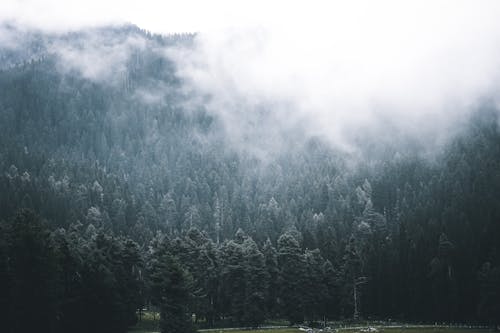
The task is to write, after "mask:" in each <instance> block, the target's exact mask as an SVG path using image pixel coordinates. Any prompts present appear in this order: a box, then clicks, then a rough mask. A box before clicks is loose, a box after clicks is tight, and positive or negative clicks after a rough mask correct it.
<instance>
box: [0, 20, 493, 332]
mask: <svg viewBox="0 0 500 333" xmlns="http://www.w3.org/2000/svg"><path fill="white" fill-rule="evenodd" d="M89 33H90V32H89ZM94 33H95V31H94ZM98 33H99V34H101V35H102V36H105V37H106V38H109V41H110V43H111V44H113V43H115V42H116V43H122V42H123V41H124V40H127V39H128V37H131V36H132V37H133V38H138V39H141V40H142V41H143V42H144V43H145V45H146V47H144V48H141V47H131V51H130V53H131V54H130V58H129V59H127V61H126V62H125V63H124V64H123V71H122V72H120V73H119V75H117V77H113V79H112V80H109V81H107V80H99V79H92V78H89V77H86V76H85V75H82V74H81V73H78V71H64V70H62V68H61V66H60V65H61V64H60V63H59V62H58V61H59V60H58V58H57V57H56V56H54V54H52V53H48V52H47V49H48V45H53V44H50V43H49V42H53V41H54V40H57V38H62V40H59V42H61V43H82V42H83V41H85V40H84V39H83V38H85V34H80V33H75V34H73V35H62V36H59V37H57V36H52V35H51V36H45V37H46V39H42V38H41V36H40V34H38V33H35V34H32V35H29V36H28V35H23V36H20V38H21V37H22V38H26V39H25V41H26V43H27V44H26V48H25V50H26V52H27V54H24V53H22V54H17V55H16V54H15V52H14V53H12V52H13V51H12V52H11V51H9V52H7V51H2V50H1V49H2V47H1V46H0V57H2V59H4V60H5V62H2V64H1V65H0V66H1V70H0V142H1V147H0V220H1V221H2V222H0V315H1V316H2V322H3V323H5V325H4V326H3V327H4V328H5V329H4V330H5V331H6V332H8V333H12V332H23V331H30V330H31V328H32V327H34V326H36V328H37V330H38V331H40V332H74V333H77V332H82V333H83V332H107V333H113V332H124V331H125V330H126V329H127V326H129V325H132V324H134V322H135V321H136V320H137V316H136V311H137V310H138V309H140V308H142V307H144V306H147V307H148V306H150V305H151V303H153V304H156V305H157V306H158V307H159V308H161V312H162V327H163V329H164V330H169V331H170V330H179V331H188V330H191V325H190V321H191V317H190V316H191V314H193V313H194V314H195V315H196V321H197V323H196V324H197V325H200V326H201V325H206V326H210V327H213V326H218V325H249V326H258V325H259V324H261V323H262V322H263V321H264V320H265V319H266V318H278V317H281V318H287V319H288V320H290V322H293V323H300V322H302V321H303V320H304V319H305V320H308V321H318V320H323V319H325V318H326V319H338V318H342V317H343V318H352V317H353V316H354V308H355V305H356V306H357V309H358V315H359V316H360V317H361V318H367V317H370V318H395V319H401V320H412V321H428V322H435V321H471V322H485V323H490V324H494V323H495V321H497V320H498V319H497V318H500V315H499V314H498V311H499V308H500V305H499V302H498V299H499V291H498V285H499V283H498V281H499V273H498V272H499V267H500V253H499V245H498V240H499V239H500V223H499V221H500V196H499V195H498V194H499V193H500V172H499V170H500V132H499V130H498V123H499V113H498V110H496V108H495V106H494V105H493V104H490V103H488V102H485V103H483V104H481V105H480V107H479V109H478V110H476V111H474V112H471V114H472V116H471V117H470V119H466V120H464V123H465V122H467V124H465V125H464V128H463V129H460V130H457V133H456V135H455V136H454V137H451V138H450V139H449V141H448V142H447V143H446V144H445V145H444V147H443V149H442V150H441V151H439V152H436V153H435V154H434V155H433V156H432V157H431V158H429V159H427V158H423V157H421V156H422V155H421V154H420V153H419V150H418V149H419V148H418V147H417V148H415V145H416V144H413V143H410V144H405V143H401V144H399V143H398V144H396V143H394V145H392V146H387V145H384V146H380V144H379V142H378V140H377V138H371V142H370V145H367V146H366V147H365V146H364V145H361V147H360V149H361V153H362V154H363V155H364V156H365V157H366V159H365V160H359V161H357V163H356V167H355V168H352V167H351V166H352V161H351V160H350V157H349V156H346V154H344V153H342V152H339V151H336V150H335V149H332V148H331V147H330V146H329V145H328V144H326V143H325V142H323V141H322V140H321V139H320V138H312V139H310V140H306V141H304V142H302V141H300V143H297V144H295V145H293V147H292V145H291V146H290V147H285V148H284V149H283V150H280V151H279V152H276V154H274V155H275V156H272V157H269V158H267V159H265V160H264V161H261V160H259V159H258V158H256V157H255V156H254V155H252V154H247V153H246V152H243V153H241V151H240V150H238V149H233V148H234V147H233V146H232V145H230V144H228V143H227V142H228V141H230V140H228V139H229V138H228V137H226V135H229V134H228V133H225V131H224V130H221V129H224V127H223V125H224V124H223V123H222V121H221V119H218V117H217V116H215V115H214V114H212V113H209V112H207V111H206V110H204V109H203V107H199V108H190V107H189V108H188V107H187V106H190V105H191V104H190V102H191V98H198V97H199V96H193V95H192V94H191V93H186V91H185V90H183V86H182V85H181V83H182V82H181V81H180V80H179V78H177V77H176V75H175V70H174V63H173V62H172V61H170V60H169V59H168V58H165V57H164V56H163V55H160V54H158V52H156V51H155V50H158V48H161V47H170V46H186V45H189V43H191V41H192V38H193V36H184V35H179V36H176V35H172V36H167V37H161V36H154V35H151V34H149V33H147V32H144V31H142V30H140V29H138V28H136V27H133V26H126V27H119V28H107V29H101V30H98ZM46 43H49V44H46ZM16 52H17V51H16ZM19 52H21V51H19ZM30 52H32V54H28V53H30ZM15 57H18V58H19V59H20V60H26V61H25V62H24V63H22V62H21V61H20V62H19V63H17V62H16V61H14V60H15V59H14V58H15ZM158 87H160V88H161V89H159V88H158ZM145 92H148V93H151V95H154V96H150V95H148V94H145ZM375 151H376V152H377V153H375ZM381 152H382V153H381ZM26 208H28V209H29V210H26ZM33 212H36V213H33ZM37 216H39V217H37ZM41 221H44V222H43V223H42V222H41ZM276 249H277V250H276ZM145 267H147V269H145ZM148 281H149V282H148ZM148 283H152V284H149V285H148ZM355 289H356V297H357V301H356V303H355V301H354V291H355ZM168 295H170V296H168ZM173 299H175V300H176V301H175V302H173V301H172V300H173ZM153 307H154V306H153ZM26 319H29V320H26Z"/></svg>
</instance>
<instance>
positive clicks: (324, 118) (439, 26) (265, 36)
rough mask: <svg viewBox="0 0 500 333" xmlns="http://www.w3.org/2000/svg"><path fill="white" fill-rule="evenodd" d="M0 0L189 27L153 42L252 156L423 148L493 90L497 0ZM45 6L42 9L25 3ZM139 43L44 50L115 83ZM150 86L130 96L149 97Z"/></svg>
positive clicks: (17, 14) (62, 21)
mask: <svg viewBox="0 0 500 333" xmlns="http://www.w3.org/2000/svg"><path fill="white" fill-rule="evenodd" d="M2 6H4V8H3V9H4V10H3V13H4V14H2V17H3V19H4V20H6V19H9V20H14V21H16V22H21V23H22V24H24V25H27V26H30V27H36V28H39V29H42V30H48V31H57V32H59V33H60V32H65V31H68V30H72V29H78V28H81V27H86V26H89V25H94V26H95V25H101V24H109V23H117V22H124V21H129V22H132V23H137V24H138V25H140V26H141V28H146V29H151V30H152V31H154V32H159V33H169V32H178V31H185V30H191V31H199V33H198V34H197V35H196V38H195V43H194V47H191V46H190V47H189V48H175V49H172V48H168V49H166V50H164V51H162V52H164V54H165V56H166V57H168V58H169V59H171V60H173V61H174V62H175V63H176V65H177V74H178V75H179V76H180V77H181V78H182V79H183V82H184V86H183V88H184V90H185V92H187V93H189V94H191V95H193V96H201V97H202V98H200V99H199V101H198V100H193V101H190V103H188V105H187V108H199V107H200V105H201V106H203V107H204V108H205V109H206V110H207V111H208V112H210V113H212V114H213V115H215V116H216V117H217V118H218V119H221V121H222V124H223V130H224V133H225V134H226V135H227V140H228V142H229V143H231V144H232V145H233V147H235V148H237V149H243V150H245V151H246V152H250V153H253V154H255V155H256V156H260V157H267V156H269V155H273V154H275V153H276V152H277V151H279V150H280V149H283V148H285V147H287V146H289V145H290V144H300V143H302V142H306V141H307V139H309V138H320V139H322V140H324V141H325V142H328V143H329V144H331V146H332V147H333V148H335V149H341V150H343V151H346V152H349V153H351V154H353V155H356V154H358V153H359V147H358V144H359V142H360V141H363V142H365V141H366V140H367V138H370V140H376V141H379V142H380V143H382V144H384V143H393V141H394V140H396V139H400V138H401V137H405V138H407V139H410V140H413V141H415V142H417V143H418V144H420V145H422V146H424V147H426V153H429V152H433V151H435V150H436V148H438V147H440V146H441V145H442V144H443V143H444V142H446V140H447V139H448V138H449V137H451V136H452V135H453V134H454V133H455V132H456V130H457V129H460V125H461V124H462V123H463V122H464V121H466V119H467V117H468V115H469V114H470V113H471V112H473V111H474V110H476V109H478V108H479V107H480V103H481V101H482V100H484V99H490V100H493V101H495V102H496V101H497V97H498V96H497V95H498V93H497V91H498V87H499V83H500V82H499V74H500V20H498V17H500V3H498V2H493V1H479V2H472V1H471V2H466V1H437V2H433V3H432V5H431V4H430V3H421V2H417V1H415V2H405V3H401V2H398V1H382V2H377V3H376V4H375V3H370V2H358V1H355V2H351V3H350V4H341V3H339V2H334V3H325V2H313V3H310V4H308V5H306V4H305V3H300V2H291V3H288V2H287V3H286V4H285V3H281V4H279V3H278V2H276V3H273V4H270V5H267V4H265V3H264V2H262V1H257V2H255V4H254V5H253V6H252V5H250V4H249V3H248V2H243V5H242V6H241V8H240V7H237V6H236V5H234V4H231V3H230V2H227V1H218V2H216V3H214V4H213V5H212V6H207V5H204V4H202V3H201V2H195V1H191V2H189V4H184V5H181V4H175V3H170V4H166V5H160V4H159V3H158V2H154V1H152V2H149V3H148V2H146V3H145V4H144V8H143V9H144V11H142V13H141V14H139V13H136V12H141V11H139V10H138V8H137V5H132V4H131V3H130V2H124V3H123V4H122V5H118V3H114V2H113V1H112V2H109V3H107V4H106V5H103V6H102V7H99V5H98V3H97V2H92V1H91V2H89V3H87V2H85V4H84V3H83V2H78V1H73V2H71V6H72V7H71V8H69V7H68V6H69V5H66V4H65V5H63V7H61V8H59V7H58V5H57V4H56V3H55V2H54V1H42V2H38V1H33V0H32V1H23V2H20V4H19V3H17V4H16V2H11V1H7V2H5V4H3V5H2ZM43 6H45V8H46V9H47V11H46V12H44V14H43V15H39V16H37V15H34V13H35V11H38V10H40V9H41V8H44V7H43ZM113 6H114V7H113ZM37 8H38V10H37ZM65 8H66V9H68V11H67V14H66V15H63V14H62V12H63V10H64V9H65ZM78 11H80V12H81V13H82V15H77V12H78ZM200 11H203V12H204V13H205V15H200V13H199V12H200ZM158 12H161V13H163V14H164V15H163V17H161V15H159V14H157V13H158ZM155 13H156V14H155ZM1 35H2V34H0V41H3V42H5V43H6V45H7V44H12V40H11V39H9V38H8V37H5V36H3V37H1ZM137 47H139V48H141V47H142V48H143V47H150V45H149V46H146V44H144V42H143V41H140V40H138V39H134V38H133V37H129V38H126V39H124V40H116V41H106V40H104V39H103V37H102V36H99V35H98V34H97V36H96V34H95V33H94V34H93V35H92V34H89V36H88V38H86V39H85V42H84V43H83V45H81V46H80V47H75V45H70V46H68V45H65V44H54V45H52V48H53V50H52V51H55V52H56V53H57V54H58V55H59V56H60V59H61V68H62V69H63V70H76V71H78V72H80V73H81V74H82V75H83V76H84V77H85V78H88V79H91V80H98V81H99V80H100V81H106V82H107V81H111V82H112V81H113V77H114V76H115V75H116V74H117V73H118V74H119V73H121V72H122V67H123V65H124V63H125V62H126V60H127V59H128V58H129V56H130V50H132V49H134V48H137ZM158 87H160V88H161V87H162V85H161V84H159V85H157V88H155V91H151V92H149V91H148V90H147V89H139V90H138V92H137V94H138V96H141V98H143V99H144V100H145V102H147V103H155V102H156V101H160V100H161V93H159V91H158ZM165 89H168V87H165Z"/></svg>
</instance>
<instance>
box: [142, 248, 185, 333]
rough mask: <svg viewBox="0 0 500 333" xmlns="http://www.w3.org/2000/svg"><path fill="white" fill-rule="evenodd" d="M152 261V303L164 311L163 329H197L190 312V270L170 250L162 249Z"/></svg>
mask: <svg viewBox="0 0 500 333" xmlns="http://www.w3.org/2000/svg"><path fill="white" fill-rule="evenodd" d="M151 261H152V262H151V264H150V265H151V266H150V270H151V271H150V273H149V279H150V281H149V286H150V288H151V291H150V294H151V295H152V296H151V302H152V303H153V305H155V306H157V307H158V309H159V311H160V330H161V332H162V333H165V332H175V333H187V332H193V331H194V330H193V327H192V324H191V316H190V314H189V312H188V311H189V310H188V309H189V308H188V305H189V297H190V296H189V289H190V286H189V282H188V281H189V277H188V275H187V273H186V271H185V270H184V269H183V268H182V267H181V266H180V264H179V262H178V261H177V260H176V259H175V258H174V257H173V256H172V255H171V254H170V253H169V252H166V251H159V252H158V253H157V254H155V255H154V257H153V258H152V259H151Z"/></svg>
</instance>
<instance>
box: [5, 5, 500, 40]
mask: <svg viewBox="0 0 500 333" xmlns="http://www.w3.org/2000/svg"><path fill="white" fill-rule="evenodd" d="M499 7H500V5H499V4H498V1H493V0H491V1H485V0H479V1H460V0H453V1H450V0H447V1H442V0H441V1H439V0H436V1H396V0H393V1H388V0H383V1H317V0H307V1H296V0H283V1H281V0H210V1H208V0H175V1H172V0H139V1H137V0H135V1H132V0H2V1H0V18H2V17H3V18H14V19H16V20H19V21H21V22H23V23H30V24H33V25H36V26H42V27H47V28H53V29H58V28H68V27H79V26H81V25H89V24H90V25H94V24H102V23H108V22H122V21H128V22H132V23H135V24H137V25H139V26H141V27H143V28H146V29H149V30H152V31H155V32H181V31H209V30H218V29H224V28H228V27H245V26H264V27H271V26H272V27H273V28H276V27H283V28H294V29H295V28H296V27H300V28H301V29H306V30H307V29H309V28H310V27H317V26H318V25H322V26H324V27H332V26H333V27H335V26H339V24H342V23H343V22H345V21H350V22H351V23H352V24H353V25H358V24H362V25H363V24H373V23H377V24H382V25H384V24H387V20H389V21H391V20H393V19H394V18H395V17H399V19H400V22H399V23H403V24H407V23H405V20H406V19H408V16H409V15H410V16H413V17H415V18H418V19H419V20H423V21H421V22H419V23H420V24H421V25H426V24H431V25H433V24H436V22H435V20H436V18H439V19H444V20H445V21H446V20H447V18H450V17H456V18H459V19H465V20H473V21H481V20H482V19H483V16H486V18H488V17H490V18H491V17H492V16H494V15H497V16H496V17H497V18H498V13H499V12H498V9H499ZM457 15H458V16H459V17H457ZM427 20H429V22H426V21H427ZM465 23H466V22H465Z"/></svg>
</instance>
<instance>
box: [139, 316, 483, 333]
mask: <svg viewBox="0 0 500 333" xmlns="http://www.w3.org/2000/svg"><path fill="white" fill-rule="evenodd" d="M369 325H370V326H371V327H377V329H378V332H379V333H487V332H490V331H489V330H488V329H480V328H465V327H464V328H457V327H442V326H412V325H408V326H395V327H381V326H379V325H377V324H369ZM332 327H333V326H332ZM366 327H368V325H366V324H365V325H361V324H360V325H356V324H352V325H349V326H348V327H339V328H337V329H336V330H335V332H337V333H358V332H360V333H361V332H362V331H361V329H362V328H366ZM129 332H130V333H158V332H159V329H158V314H155V313H152V312H147V313H145V314H144V315H143V318H142V320H141V321H140V322H139V323H138V324H137V325H136V326H135V327H133V328H132V329H130V330H129ZM200 332H202V333H303V331H301V330H299V329H298V328H294V327H289V328H267V329H254V330H249V329H245V330H241V329H223V328H221V329H207V330H200ZM332 332H333V331H332Z"/></svg>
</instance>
